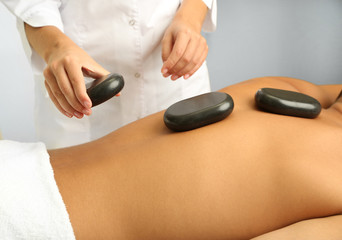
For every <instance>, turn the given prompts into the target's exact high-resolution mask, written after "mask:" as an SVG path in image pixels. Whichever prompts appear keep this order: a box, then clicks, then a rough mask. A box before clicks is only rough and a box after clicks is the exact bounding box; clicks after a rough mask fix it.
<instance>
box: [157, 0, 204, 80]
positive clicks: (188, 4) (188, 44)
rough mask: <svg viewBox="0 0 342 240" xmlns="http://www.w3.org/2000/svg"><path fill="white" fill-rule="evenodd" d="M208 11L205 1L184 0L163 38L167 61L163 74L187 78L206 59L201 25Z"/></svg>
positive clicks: (163, 51) (163, 48)
mask: <svg viewBox="0 0 342 240" xmlns="http://www.w3.org/2000/svg"><path fill="white" fill-rule="evenodd" d="M206 13H207V6H206V5H205V4H204V3H203V1H198V0H184V1H183V3H182V5H181V7H180V9H179V10H178V12H177V13H176V15H175V17H174V19H173V21H172V23H171V24H170V26H169V27H168V28H167V30H166V32H165V34H164V37H163V39H162V60H163V62H164V63H163V66H162V69H161V72H162V74H163V76H164V77H169V76H171V79H172V80H176V79H178V78H180V77H182V76H183V77H184V79H188V78H189V77H191V75H193V74H194V73H195V72H196V71H197V70H198V69H199V68H200V67H201V65H202V64H203V62H204V61H205V59H206V57H207V54H208V45H207V42H206V40H205V38H204V37H203V36H202V35H201V28H202V23H203V21H204V18H205V15H206Z"/></svg>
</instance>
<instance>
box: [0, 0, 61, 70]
mask: <svg viewBox="0 0 342 240" xmlns="http://www.w3.org/2000/svg"><path fill="white" fill-rule="evenodd" d="M0 1H1V2H2V3H3V4H4V5H5V6H6V7H7V8H8V10H9V11H10V12H11V13H13V14H14V15H15V16H16V17H17V29H18V32H19V35H20V38H21V42H22V45H23V48H24V51H25V54H26V56H27V58H28V60H29V63H30V64H31V67H32V72H33V75H39V74H41V73H42V71H43V69H44V67H45V65H46V64H45V62H44V60H43V59H42V58H41V57H40V56H39V55H38V53H36V52H35V51H34V50H33V49H32V48H31V46H30V44H29V42H28V40H27V38H26V33H25V29H24V22H26V23H27V24H29V25H31V26H33V27H42V26H55V27H57V28H59V29H60V30H61V31H62V32H63V31H64V27H63V22H62V19H61V15H60V12H59V7H60V6H61V1H60V0H0Z"/></svg>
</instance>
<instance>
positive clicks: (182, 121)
mask: <svg viewBox="0 0 342 240" xmlns="http://www.w3.org/2000/svg"><path fill="white" fill-rule="evenodd" d="M233 108H234V102H233V99H232V98H231V96H230V95H228V94H226V93H222V92H211V93H205V94H202V95H198V96H195V97H192V98H188V99H185V100H182V101H179V102H176V103H175V104H173V105H171V106H170V107H169V108H168V109H167V110H166V111H165V113H164V123H165V125H166V126H167V127H168V128H169V129H171V130H173V131H177V132H181V131H188V130H192V129H195V128H199V127H203V126H205V125H208V124H211V123H215V122H218V121H220V120H223V119H224V118H226V117H227V116H228V115H229V114H230V113H231V112H232V111H233Z"/></svg>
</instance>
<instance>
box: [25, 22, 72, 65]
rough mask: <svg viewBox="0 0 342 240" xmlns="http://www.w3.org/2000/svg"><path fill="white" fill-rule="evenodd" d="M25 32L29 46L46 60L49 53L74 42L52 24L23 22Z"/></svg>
mask: <svg viewBox="0 0 342 240" xmlns="http://www.w3.org/2000/svg"><path fill="white" fill-rule="evenodd" d="M25 32H26V36H27V39H28V41H29V43H30V45H31V47H32V48H33V49H34V50H35V51H36V52H37V53H38V55H40V56H41V57H42V58H43V59H44V60H45V62H48V61H49V59H50V57H51V55H52V54H53V53H54V52H55V51H56V50H60V49H66V48H67V47H68V46H71V45H73V44H75V43H73V42H72V40H71V39H69V38H68V37H67V36H66V35H65V34H64V33H62V32H61V31H60V30H59V29H58V28H56V27H54V26H43V27H32V26H30V25H28V24H26V23H25Z"/></svg>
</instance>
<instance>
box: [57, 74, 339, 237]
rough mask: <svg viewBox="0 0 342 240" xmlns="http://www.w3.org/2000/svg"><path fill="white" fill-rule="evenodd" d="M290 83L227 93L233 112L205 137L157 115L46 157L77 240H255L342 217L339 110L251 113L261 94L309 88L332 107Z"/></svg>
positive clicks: (256, 83) (244, 86)
mask: <svg viewBox="0 0 342 240" xmlns="http://www.w3.org/2000/svg"><path fill="white" fill-rule="evenodd" d="M289 82H291V79H282V80H281V81H276V79H275V78H265V79H259V80H251V81H247V82H244V83H241V84H237V85H234V86H231V87H228V88H225V89H223V90H222V91H225V92H227V93H229V94H230V95H231V96H232V97H233V99H234V102H235V109H234V111H233V113H232V114H231V115H230V116H229V117H228V118H226V119H225V120H223V121H221V122H218V123H215V124H212V125H210V126H206V127H203V128H200V129H196V130H192V131H188V132H182V133H174V132H171V131H170V130H168V129H167V128H166V127H165V126H164V124H163V121H162V116H163V112H161V113H157V114H154V115H151V116H149V117H147V118H144V119H142V120H139V121H137V122H135V123H132V124H130V125H128V126H126V127H123V128H121V129H119V130H117V131H115V132H113V133H112V134H110V135H108V136H106V137H104V138H101V139H99V140H97V141H94V142H91V143H88V144H84V145H80V146H77V147H71V148H67V149H61V150H54V151H50V156H51V163H52V165H53V168H54V171H55V178H56V181H57V184H58V186H59V189H60V192H61V194H62V196H63V199H64V201H65V203H66V206H67V209H68V212H69V214H70V218H71V222H72V225H73V228H74V231H75V234H76V237H77V238H78V239H95V238H96V239H249V238H251V237H254V236H257V235H260V234H262V233H265V232H268V231H271V230H275V229H277V228H280V227H284V226H286V225H289V224H292V223H294V222H298V221H300V220H304V219H310V218H315V217H325V216H330V215H334V214H339V213H341V212H342V189H341V187H340V186H341V185H342V174H341V172H342V147H341V146H342V116H341V112H339V110H338V108H336V109H333V108H330V109H328V110H323V111H322V113H321V115H320V116H319V117H318V118H317V119H302V118H295V117H288V116H281V115H275V114H270V113H264V112H261V111H258V110H256V109H255V106H254V100H253V97H254V93H255V92H256V90H257V89H258V88H260V87H276V88H282V89H288V90H296V91H298V90H299V91H302V89H301V88H304V89H305V90H304V92H305V91H306V92H307V93H311V95H312V96H314V97H316V98H317V99H318V100H319V101H320V102H321V103H322V105H323V106H328V105H330V104H331V103H332V102H333V97H329V95H327V94H326V92H325V91H324V89H323V90H318V89H317V87H315V86H313V85H310V84H308V83H306V82H303V83H301V82H299V83H297V82H296V88H295V87H294V86H293V85H292V84H290V83H289ZM340 90H341V86H339V89H337V86H336V95H335V98H336V96H337V95H338V92H339V91H340ZM334 91H335V90H333V92H334ZM302 92H303V91H302ZM333 95H334V94H333Z"/></svg>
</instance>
